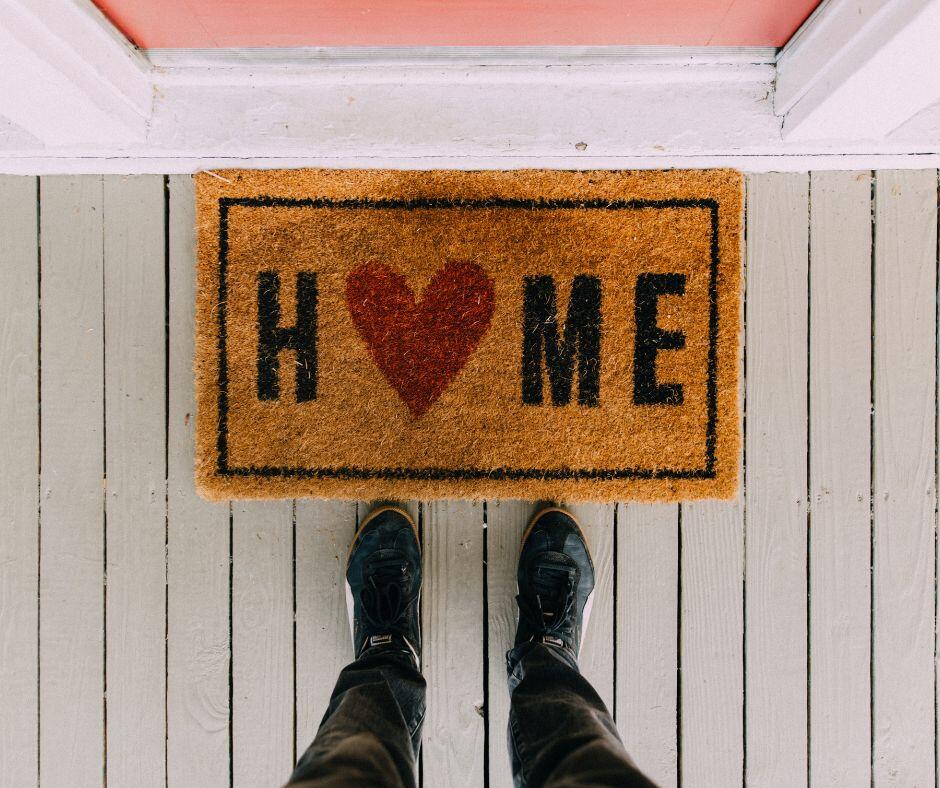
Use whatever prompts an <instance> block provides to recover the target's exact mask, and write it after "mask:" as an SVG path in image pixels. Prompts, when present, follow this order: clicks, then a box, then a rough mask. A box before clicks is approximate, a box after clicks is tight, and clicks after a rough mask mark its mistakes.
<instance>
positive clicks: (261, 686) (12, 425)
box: [0, 170, 938, 788]
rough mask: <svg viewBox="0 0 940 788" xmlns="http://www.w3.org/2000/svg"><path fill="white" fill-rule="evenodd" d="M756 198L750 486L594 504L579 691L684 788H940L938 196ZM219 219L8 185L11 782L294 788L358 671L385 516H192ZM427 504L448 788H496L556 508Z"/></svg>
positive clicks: (0, 761)
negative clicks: (672, 500) (514, 647)
mask: <svg viewBox="0 0 940 788" xmlns="http://www.w3.org/2000/svg"><path fill="white" fill-rule="evenodd" d="M165 189H166V191H165ZM748 191H749V194H748V200H747V213H748V216H747V222H748V224H747V228H748V235H747V238H748V248H747V292H746V318H747V320H746V343H745V344H746V348H745V351H744V353H745V355H746V365H745V366H744V369H745V376H744V377H745V380H742V395H744V394H746V402H745V411H746V414H745V424H744V427H745V433H746V439H745V449H746V453H745V455H744V461H745V483H746V490H742V493H741V495H740V496H739V497H738V499H737V500H734V501H729V502H698V503H686V504H682V505H674V504H673V505H663V506H645V505H637V504H633V503H629V502H623V503H620V504H607V505H582V506H577V507H574V512H575V514H576V515H577V516H578V517H579V519H580V520H581V522H582V524H583V525H584V530H585V533H586V536H587V539H588V542H589V543H590V546H591V549H592V551H593V554H594V560H595V565H596V568H597V578H598V586H597V597H596V602H595V605H594V615H593V617H592V620H591V624H590V627H589V629H588V631H587V633H586V636H585V647H584V653H583V656H582V667H583V669H584V673H585V675H587V676H588V677H589V678H590V679H591V681H592V682H594V683H595V685H596V687H597V689H598V691H599V692H600V694H601V696H602V697H603V698H604V700H605V702H606V703H608V705H609V706H610V708H611V710H612V711H613V712H614V713H615V715H616V718H617V722H618V725H619V727H620V730H621V732H622V735H623V738H624V741H625V742H626V743H627V745H628V747H629V749H630V751H631V752H632V754H633V756H634V757H635V759H636V760H637V762H638V763H639V765H640V766H641V767H643V768H645V769H646V770H647V771H648V772H649V773H650V775H651V776H653V777H654V778H655V779H657V780H658V781H659V782H660V783H662V784H663V785H666V786H668V785H678V784H680V783H681V784H682V785H684V786H735V785H754V786H789V785H804V784H807V783H811V784H814V785H820V786H855V785H864V784H868V783H869V782H870V781H871V779H872V778H873V780H874V784H875V785H897V786H905V787H906V786H914V785H917V786H921V785H928V786H929V785H935V784H936V782H935V781H936V722H935V698H936V681H937V669H936V666H935V663H936V660H935V655H936V634H935V633H936V631H937V630H936V620H935V601H934V600H935V594H936V554H935V549H936V547H935V545H936V542H935V539H936V530H935V529H936V523H935V509H936V489H935V486H936V480H935V468H936V418H937V392H936V385H935V380H936V375H937V336H938V334H937V312H936V287H937V282H936V267H937V173H936V171H935V170H926V171H907V172H893V171H885V172H877V173H871V172H867V171H865V172H834V173H811V174H807V173H802V174H790V175H779V174H772V175H766V176H765V175H761V176H753V177H751V178H749V179H748ZM37 200H38V202H37ZM873 211H874V213H872V212H873ZM194 222H195V216H194V204H193V189H192V183H191V180H190V179H189V177H188V176H172V177H170V178H168V179H166V180H164V179H163V178H162V177H160V176H157V177H155V178H133V179H111V178H107V179H102V178H101V177H100V176H83V177H67V178H66V177H51V178H42V179H40V180H39V181H37V180H35V179H31V178H25V179H18V178H3V179H0V304H2V305H3V307H4V308H3V311H2V313H0V321H2V322H0V325H2V331H0V362H2V369H3V371H4V373H5V374H4V376H3V377H2V378H0V446H2V451H3V455H2V456H3V458H4V459H5V460H6V468H5V471H4V476H3V479H2V482H0V485H2V490H0V493H2V494H0V537H2V538H0V693H2V696H3V703H2V704H0V785H2V786H8V785H9V786H21V785H30V784H35V783H36V782H37V780H41V783H42V784H43V785H49V786H55V785H66V784H67V785H74V786H86V785H89V786H91V785H102V784H103V783H104V780H105V778H106V777H107V780H108V783H109V784H111V785H122V784H135V785H144V784H161V783H163V782H164V779H165V782H166V784H167V785H170V786H190V785H200V786H226V785H278V784H280V783H282V782H283V781H284V780H286V778H287V776H288V774H289V771H290V768H291V764H292V762H293V761H294V760H295V758H296V757H297V756H298V755H299V754H301V753H302V752H303V750H304V749H305V748H306V747H307V745H308V744H309V742H310V740H311V739H312V737H313V736H314V734H315V732H316V728H317V725H318V724H319V721H320V718H321V717H322V715H323V712H324V711H325V708H326V705H327V702H328V699H329V696H330V693H331V691H332V688H333V682H334V680H335V678H336V675H337V673H338V672H339V670H340V669H341V668H342V666H343V665H345V664H346V663H347V662H348V660H349V659H351V656H352V648H351V644H350V640H349V631H348V625H347V623H346V611H345V600H344V598H343V594H342V590H343V586H342V582H343V577H342V573H343V567H344V562H345V556H346V551H347V549H348V545H349V542H350V540H351V539H352V537H353V534H354V533H355V529H356V524H357V522H358V521H359V520H361V519H362V517H364V516H365V514H366V513H367V512H368V510H369V504H368V503H366V502H361V503H359V504H357V503H355V502H337V501H313V500H309V501H297V502H291V501H281V502H272V503H263V504H262V503H238V504H236V505H234V507H233V506H230V505H228V504H209V503H206V502H205V501H203V500H201V499H200V498H199V497H198V496H197V495H196V493H195V490H194V487H193V427H194V414H195V404H194V397H193V376H192V360H193V303H194V288H195V281H194V233H193V227H194ZM873 264H874V267H873ZM40 449H41V465H40ZM105 475H107V479H105ZM808 504H809V505H808ZM408 506H409V509H410V511H411V512H412V513H413V515H414V516H415V517H416V518H417V521H418V523H419V525H420V528H421V531H422V534H423V546H424V554H425V577H426V585H425V596H424V599H423V611H422V614H423V622H424V627H425V630H424V643H425V645H424V669H425V673H426V675H427V677H428V679H429V682H430V684H431V688H430V689H431V691H430V693H429V697H428V717H427V727H426V730H425V747H424V751H423V753H422V762H423V763H422V774H423V781H424V785H425V786H428V788H430V787H431V786H436V785H487V784H488V785H490V786H492V787H493V788H497V787H498V788H505V786H508V785H510V782H511V781H510V774H509V760H508V756H507V754H506V719H507V716H508V709H509V699H508V695H507V692H506V684H505V652H506V650H507V649H508V648H509V647H510V646H511V644H512V638H513V633H514V630H515V621H516V609H515V593H516V587H515V570H516V562H517V560H518V553H519V540H520V537H521V535H522V532H523V529H524V527H525V525H526V523H527V521H528V519H529V517H530V516H531V514H532V513H533V512H534V511H535V504H534V503H532V502H522V501H486V502H482V501H481V502H477V503H469V502H452V503H445V502H435V503H433V504H425V505H418V504H417V503H415V502H410V503H409V504H408ZM105 720H107V726H105ZM164 763H165V767H164ZM164 768H165V770H166V774H165V776H164V772H163V769H164Z"/></svg>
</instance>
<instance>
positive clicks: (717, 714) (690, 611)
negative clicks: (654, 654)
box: [679, 497, 744, 788]
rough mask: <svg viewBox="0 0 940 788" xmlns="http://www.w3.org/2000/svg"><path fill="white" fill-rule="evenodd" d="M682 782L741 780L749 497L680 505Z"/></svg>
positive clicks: (705, 784) (706, 785)
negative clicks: (745, 549) (745, 499)
mask: <svg viewBox="0 0 940 788" xmlns="http://www.w3.org/2000/svg"><path fill="white" fill-rule="evenodd" d="M681 549H682V610H681V617H682V623H681V632H680V638H681V640H680V643H681V659H682V686H681V698H680V702H681V704H682V721H681V728H680V731H679V737H680V742H681V747H682V752H681V763H680V768H681V781H682V785H684V786H688V787H689V788H698V787H699V786H701V788H710V787H711V786H716V785H721V786H727V788H731V787H732V786H735V785H742V784H743V776H744V606H743V593H744V502H743V500H742V498H741V497H739V498H738V499H737V500H735V501H709V502H700V503H688V504H682V546H681Z"/></svg>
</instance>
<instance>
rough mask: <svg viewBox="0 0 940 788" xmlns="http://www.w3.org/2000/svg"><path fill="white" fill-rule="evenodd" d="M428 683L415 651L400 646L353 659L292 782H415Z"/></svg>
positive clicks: (318, 787) (403, 787)
mask: <svg viewBox="0 0 940 788" xmlns="http://www.w3.org/2000/svg"><path fill="white" fill-rule="evenodd" d="M426 686H427V685H426V684H425V681H424V677H423V676H422V675H421V673H420V672H419V671H418V670H417V669H416V668H415V666H414V661H413V660H412V658H411V656H410V655H409V654H406V653H405V652H402V651H399V650H397V649H391V648H385V649H382V648H373V649H370V650H369V651H367V652H366V653H365V654H364V655H363V656H362V657H360V658H359V659H358V660H356V661H355V662H353V663H352V664H350V665H347V666H346V667H345V668H343V671H342V673H340V674H339V679H338V680H337V682H336V688H335V689H334V690H333V696H332V697H331V698H330V705H329V707H328V708H327V711H326V715H325V716H324V717H323V721H322V722H321V723H320V729H319V730H318V731H317V735H316V738H314V740H313V743H312V744H311V745H310V747H309V748H308V749H307V751H306V752H305V753H304V754H303V757H301V759H300V761H299V762H298V764H297V768H296V769H294V773H293V774H292V775H291V778H290V783H289V784H290V785H293V786H303V787H304V788H314V787H315V788H328V787H329V788H332V787H333V786H337V788H338V786H348V785H369V786H373V785H374V786H395V788H407V787H408V786H413V785H414V784H415V775H416V769H415V760H416V758H417V756H418V750H419V749H420V747H421V724H422V723H423V722H424V696H425V689H426Z"/></svg>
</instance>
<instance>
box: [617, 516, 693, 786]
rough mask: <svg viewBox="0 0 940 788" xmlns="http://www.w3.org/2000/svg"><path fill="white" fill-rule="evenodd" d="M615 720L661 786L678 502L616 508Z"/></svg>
mask: <svg viewBox="0 0 940 788" xmlns="http://www.w3.org/2000/svg"><path fill="white" fill-rule="evenodd" d="M616 565H617V648H616V653H617V697H616V702H617V706H616V708H617V726H618V727H619V728H620V732H621V735H622V736H623V740H624V744H625V745H626V747H627V750H628V752H629V753H630V756H631V757H632V758H633V760H634V762H635V763H636V764H637V766H639V767H640V768H641V769H642V770H643V772H644V774H646V776H647V777H649V778H650V779H651V780H653V781H654V782H655V783H657V784H658V785H661V786H664V787H665V786H671V785H672V786H674V785H676V784H677V781H678V741H677V727H676V726H677V716H676V710H677V707H676V702H677V686H678V680H677V673H676V670H677V667H678V644H679V633H678V631H677V627H678V621H679V618H678V612H679V508H678V506H676V505H675V504H671V505H645V504H620V505H619V506H618V508H617V556H616Z"/></svg>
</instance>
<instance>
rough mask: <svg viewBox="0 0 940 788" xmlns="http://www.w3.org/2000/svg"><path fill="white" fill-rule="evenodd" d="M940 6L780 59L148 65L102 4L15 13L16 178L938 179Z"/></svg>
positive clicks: (915, 0)
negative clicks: (898, 172)
mask: <svg viewBox="0 0 940 788" xmlns="http://www.w3.org/2000/svg"><path fill="white" fill-rule="evenodd" d="M937 40H940V0H853V2H849V0H826V1H825V2H824V3H823V5H822V6H821V7H820V8H819V9H818V10H817V11H816V12H815V13H814V14H813V16H812V17H811V18H810V20H808V22H807V23H806V24H805V25H804V26H803V27H802V28H801V29H800V31H798V33H797V34H796V35H795V36H794V37H793V39H792V40H791V42H790V43H789V44H788V45H787V47H785V48H784V49H783V50H782V51H781V52H780V53H779V55H778V54H777V53H775V52H774V51H773V50H767V49H738V50H729V49H717V50H716V49H707V50H703V49H686V48H683V49H676V48H672V49H670V48H649V47H628V48H590V47H582V48H539V47H535V48H522V49H492V48H491V49H447V48H443V49H392V50H389V49H385V50H375V49H367V50H358V49H346V50H327V49H300V50H296V49H287V50H239V51H234V50H184V51H166V50H163V51H160V50H155V51H150V52H141V51H139V50H137V49H136V48H134V47H133V46H132V45H131V44H129V43H128V42H127V41H126V40H125V39H124V38H123V37H122V36H121V35H120V34H119V33H118V32H117V31H116V30H115V28H114V27H113V26H112V25H111V24H110V23H109V22H108V21H107V20H106V19H105V18H104V17H103V15H102V14H101V13H100V12H99V11H98V10H97V9H96V8H95V7H94V5H93V4H92V2H91V0H0V172H27V173H46V172H82V171H84V172H189V171H192V170H196V169H205V168H213V167H221V166H271V167H276V166H302V165H307V166H335V167H375V166H385V167H413V168H429V167H457V168H480V167H565V168H593V167H600V168H610V167H643V168H645V167H673V166H682V167H707V166H736V167H738V168H740V169H744V170H751V171H755V170H768V169H774V170H800V169H802V170H805V169H808V168H810V167H812V168H815V169H820V168H838V169H845V168H869V167H885V166H892V167H923V166H936V165H937V162H938V161H940V104H938V102H940V51H938V50H937V48H936V47H935V45H934V42H935V41H937Z"/></svg>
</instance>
